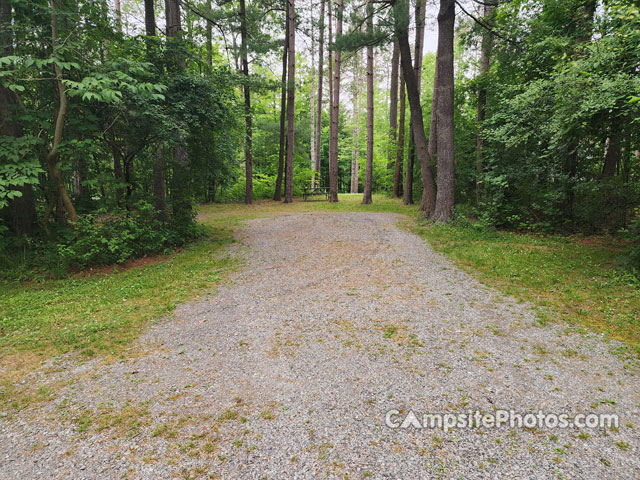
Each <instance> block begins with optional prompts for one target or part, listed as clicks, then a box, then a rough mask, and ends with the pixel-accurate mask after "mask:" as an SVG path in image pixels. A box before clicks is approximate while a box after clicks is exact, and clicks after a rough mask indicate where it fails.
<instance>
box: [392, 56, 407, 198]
mask: <svg viewBox="0 0 640 480" xmlns="http://www.w3.org/2000/svg"><path fill="white" fill-rule="evenodd" d="M398 51H399V50H398ZM398 94H399V96H400V126H399V129H398V146H397V148H396V165H395V170H394V172H393V191H392V193H391V197H392V198H400V191H401V190H402V164H403V161H404V130H405V117H406V108H407V107H406V94H405V88H404V75H402V72H400V91H399V92H398Z"/></svg>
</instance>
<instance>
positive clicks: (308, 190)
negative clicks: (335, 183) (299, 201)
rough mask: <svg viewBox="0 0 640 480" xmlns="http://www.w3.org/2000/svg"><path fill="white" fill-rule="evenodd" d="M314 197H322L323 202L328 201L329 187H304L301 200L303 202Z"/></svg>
mask: <svg viewBox="0 0 640 480" xmlns="http://www.w3.org/2000/svg"><path fill="white" fill-rule="evenodd" d="M316 195H324V197H325V200H329V187H316V186H313V187H304V192H303V193H302V198H303V200H304V201H305V202H306V201H308V200H309V197H313V196H316Z"/></svg>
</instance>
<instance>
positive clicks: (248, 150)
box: [240, 0, 253, 204]
mask: <svg viewBox="0 0 640 480" xmlns="http://www.w3.org/2000/svg"><path fill="white" fill-rule="evenodd" d="M247 50H248V47H247V10H246V7H245V0H240V56H241V57H242V75H243V76H244V86H243V90H244V121H245V145H244V166H245V190H244V203H246V204H250V203H253V154H252V148H253V128H252V125H251V91H250V87H249V59H248V51H247Z"/></svg>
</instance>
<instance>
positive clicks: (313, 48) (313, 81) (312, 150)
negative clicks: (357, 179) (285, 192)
mask: <svg viewBox="0 0 640 480" xmlns="http://www.w3.org/2000/svg"><path fill="white" fill-rule="evenodd" d="M313 20H314V17H313V4H312V5H311V99H310V101H309V111H310V114H311V122H310V127H311V133H310V135H309V137H310V138H309V143H310V145H309V150H310V153H311V169H312V170H313V173H312V174H311V187H313V186H314V185H315V183H316V173H315V170H314V167H315V166H316V108H315V107H316V38H315V36H314V33H315V32H314V28H313V27H314V24H313Z"/></svg>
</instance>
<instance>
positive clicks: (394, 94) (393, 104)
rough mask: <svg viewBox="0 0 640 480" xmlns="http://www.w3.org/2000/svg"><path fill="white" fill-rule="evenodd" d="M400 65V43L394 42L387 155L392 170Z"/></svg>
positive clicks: (396, 129) (394, 156) (396, 128)
mask: <svg viewBox="0 0 640 480" xmlns="http://www.w3.org/2000/svg"><path fill="white" fill-rule="evenodd" d="M399 63H400V50H399V49H398V42H397V41H395V42H393V53H392V55H391V79H390V82H389V84H390V85H389V87H390V92H389V147H388V151H387V155H388V158H389V160H388V161H387V168H389V169H391V168H393V166H394V160H395V158H396V153H397V148H396V139H397V137H396V134H397V131H398V68H399Z"/></svg>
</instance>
